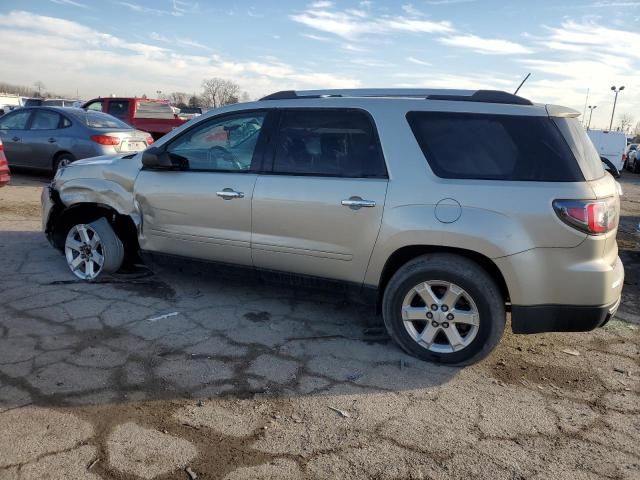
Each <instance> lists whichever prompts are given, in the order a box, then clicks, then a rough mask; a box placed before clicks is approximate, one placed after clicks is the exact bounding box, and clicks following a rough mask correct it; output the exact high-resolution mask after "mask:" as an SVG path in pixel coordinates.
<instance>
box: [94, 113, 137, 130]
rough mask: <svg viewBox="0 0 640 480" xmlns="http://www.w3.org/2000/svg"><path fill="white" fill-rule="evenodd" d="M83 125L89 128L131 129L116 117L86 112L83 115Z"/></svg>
mask: <svg viewBox="0 0 640 480" xmlns="http://www.w3.org/2000/svg"><path fill="white" fill-rule="evenodd" d="M85 124H86V125H87V127H91V128H131V127H130V126H129V125H127V124H126V123H124V122H121V121H120V120H118V119H117V118H116V117H112V116H111V115H108V114H106V113H102V112H91V111H88V112H87V113H86V114H85Z"/></svg>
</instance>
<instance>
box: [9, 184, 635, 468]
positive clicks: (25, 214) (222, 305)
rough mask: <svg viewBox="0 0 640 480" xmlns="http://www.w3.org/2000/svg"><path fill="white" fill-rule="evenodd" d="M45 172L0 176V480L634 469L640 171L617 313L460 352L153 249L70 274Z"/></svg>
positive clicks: (624, 233)
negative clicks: (405, 341)
mask: <svg viewBox="0 0 640 480" xmlns="http://www.w3.org/2000/svg"><path fill="white" fill-rule="evenodd" d="M44 181H46V179H43V178H39V177H36V176H33V175H26V174H20V173H17V174H14V181H13V184H12V185H10V186H8V187H5V188H2V189H0V272H2V275H0V480H5V479H42V478H49V479H71V478H73V479H76V478H78V479H80V478H82V479H101V478H102V479H139V478H143V479H151V478H156V479H187V480H188V479H190V478H194V477H191V474H193V475H195V476H197V478H199V479H222V478H225V479H236V480H237V479H256V478H260V479H298V478H322V479H324V478H332V479H342V478H344V479H360V478H362V479H365V478H379V479H404V478H411V479H448V478H460V479H469V478H491V479H523V478H526V479H529V478H532V479H533V478H535V479H548V478H554V479H565V478H566V479H570V480H578V479H602V478H611V479H638V478H640V474H639V472H640V416H639V415H638V414H639V413H640V402H639V401H638V400H639V394H640V329H639V327H638V326H637V325H638V324H639V323H640V322H639V321H638V320H639V319H640V315H639V314H640V306H639V305H638V302H640V296H639V292H638V290H639V288H640V287H639V286H638V282H639V281H640V273H639V272H640V256H639V255H640V254H639V250H640V249H639V244H638V242H639V238H640V237H639V236H638V235H637V234H636V228H637V225H638V222H639V221H640V176H636V175H632V174H626V175H625V177H624V178H623V180H622V183H623V188H624V190H625V195H624V197H623V198H624V200H623V218H622V223H621V228H620V234H619V241H620V246H621V256H622V258H623V261H624V262H625V266H626V271H627V279H626V281H625V289H624V292H623V306H622V307H621V310H620V315H619V317H620V318H624V319H625V321H621V320H614V321H612V322H610V323H609V325H607V326H606V327H605V328H602V329H599V330H597V331H594V332H589V333H579V334H545V335H532V336H514V335H512V334H511V333H509V332H507V333H506V334H505V337H504V338H503V341H502V343H501V344H500V345H499V347H498V348H497V350H496V351H495V353H494V354H493V355H491V356H490V357H489V358H487V359H486V360H485V361H483V362H481V363H479V364H477V365H474V366H472V367H467V368H464V369H459V368H451V367H442V366H436V365H432V364H427V363H423V362H420V361H418V360H416V359H414V358H411V357H408V356H406V355H404V354H402V353H401V352H400V351H399V350H398V348H397V347H396V346H395V345H394V344H393V343H391V342H390V341H388V340H387V339H386V338H384V336H380V335H372V334H371V331H370V330H369V329H368V327H370V326H371V325H372V324H375V323H376V322H377V321H378V319H375V318H372V317H371V312H370V311H369V310H368V309H366V308H362V307H358V306H355V305H352V304H350V303H347V302H345V301H343V300H342V299H340V298H336V297H335V296H333V295H330V294H327V293H321V292H309V291H304V290H296V289H291V288H284V287H277V286H271V285H265V284H261V283H257V282H247V281H246V280H241V279H237V280H236V279H231V280H229V279H226V278H225V279H224V280H222V279H219V278H216V276H215V274H196V273H193V272H186V271H179V270H176V269H168V268H162V267H159V266H157V265H155V266H152V268H151V270H152V271H153V272H154V273H152V272H151V271H142V270H141V271H140V272H137V273H136V274H133V275H119V276H114V277H113V278H111V279H108V280H106V281H102V282H99V283H93V284H87V283H80V282H76V281H75V280H74V277H72V276H71V274H70V273H69V272H68V270H67V267H66V265H65V264H64V261H63V258H62V256H60V255H59V254H58V253H57V252H55V251H54V250H53V249H52V248H51V247H50V246H49V245H48V243H47V242H46V240H45V239H44V238H43V235H42V234H41V233H40V232H39V228H40V218H39V195H40V190H39V189H40V187H41V185H42V184H43V182H44ZM566 352H569V353H566ZM576 352H577V353H578V355H574V354H575V353H576Z"/></svg>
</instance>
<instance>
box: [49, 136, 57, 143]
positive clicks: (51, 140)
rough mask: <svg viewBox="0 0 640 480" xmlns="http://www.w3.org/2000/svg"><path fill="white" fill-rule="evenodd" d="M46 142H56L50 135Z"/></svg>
mask: <svg viewBox="0 0 640 480" xmlns="http://www.w3.org/2000/svg"><path fill="white" fill-rule="evenodd" d="M47 142H49V143H56V139H55V138H53V137H51V138H49V140H47Z"/></svg>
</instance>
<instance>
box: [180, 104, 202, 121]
mask: <svg viewBox="0 0 640 480" xmlns="http://www.w3.org/2000/svg"><path fill="white" fill-rule="evenodd" d="M200 115H202V109H201V108H200V107H183V108H181V109H180V113H178V117H180V118H181V119H183V120H191V119H192V118H196V117H199V116H200Z"/></svg>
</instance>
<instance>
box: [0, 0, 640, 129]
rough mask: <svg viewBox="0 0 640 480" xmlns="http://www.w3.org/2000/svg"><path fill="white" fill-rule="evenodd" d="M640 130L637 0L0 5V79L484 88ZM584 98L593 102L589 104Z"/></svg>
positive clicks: (82, 93)
mask: <svg viewBox="0 0 640 480" xmlns="http://www.w3.org/2000/svg"><path fill="white" fill-rule="evenodd" d="M529 72H530V73H531V78H530V79H529V80H528V81H527V83H526V84H525V85H524V86H523V88H522V89H521V91H520V94H521V95H522V96H524V97H527V98H529V99H531V100H532V101H534V102H541V103H556V104H561V105H565V106H569V107H572V108H575V109H576V110H578V111H580V112H583V110H584V107H585V102H586V103H588V104H589V105H597V108H596V109H595V110H594V114H593V121H592V127H608V124H609V119H610V117H611V110H612V106H613V98H614V95H613V93H612V92H611V90H610V89H611V86H613V85H615V86H621V85H624V86H625V90H624V91H623V92H622V93H621V94H620V96H619V98H618V106H617V108H616V122H617V121H618V117H619V115H621V114H628V115H631V116H632V117H633V118H634V124H635V123H636V122H638V121H640V0H535V1H532V0H512V1H499V0H413V1H411V2H409V1H402V0H401V1H391V0H364V1H362V0H353V1H346V0H345V1H339V0H335V1H328V0H310V1H293V0H277V1H273V0H272V1H264V0H263V1H258V0H231V1H229V0H227V1H218V0H210V1H204V0H200V1H191V0H153V1H152V0H130V1H120V0H99V1H98V0H12V1H9V0H0V81H4V82H8V83H14V84H20V85H33V84H34V83H35V82H36V81H42V82H43V83H44V85H45V87H46V89H48V90H51V91H54V92H59V93H64V94H66V95H69V96H73V97H75V96H76V93H77V94H78V96H79V97H80V98H83V99H89V98H92V97H96V96H106V95H110V94H117V95H126V96H133V95H142V94H147V95H148V96H149V97H154V96H156V92H157V91H161V92H163V93H164V94H168V93H170V92H172V91H184V92H195V93H198V92H199V91H200V90H201V83H202V80H203V79H205V78H211V77H222V78H226V79H230V80H233V81H235V82H237V83H238V84H240V86H241V87H242V89H243V90H245V91H247V92H248V93H249V95H250V96H251V97H253V98H258V97H259V96H262V95H266V94H268V93H271V92H274V91H277V90H289V89H318V88H347V87H348V88H357V87H426V88H464V89H479V88H489V89H498V90H506V91H509V92H513V91H514V90H515V89H516V87H517V86H518V84H519V83H520V81H521V80H522V79H523V78H524V76H525V75H526V74H527V73H529ZM587 89H588V90H589V97H588V101H586V95H587Z"/></svg>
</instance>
